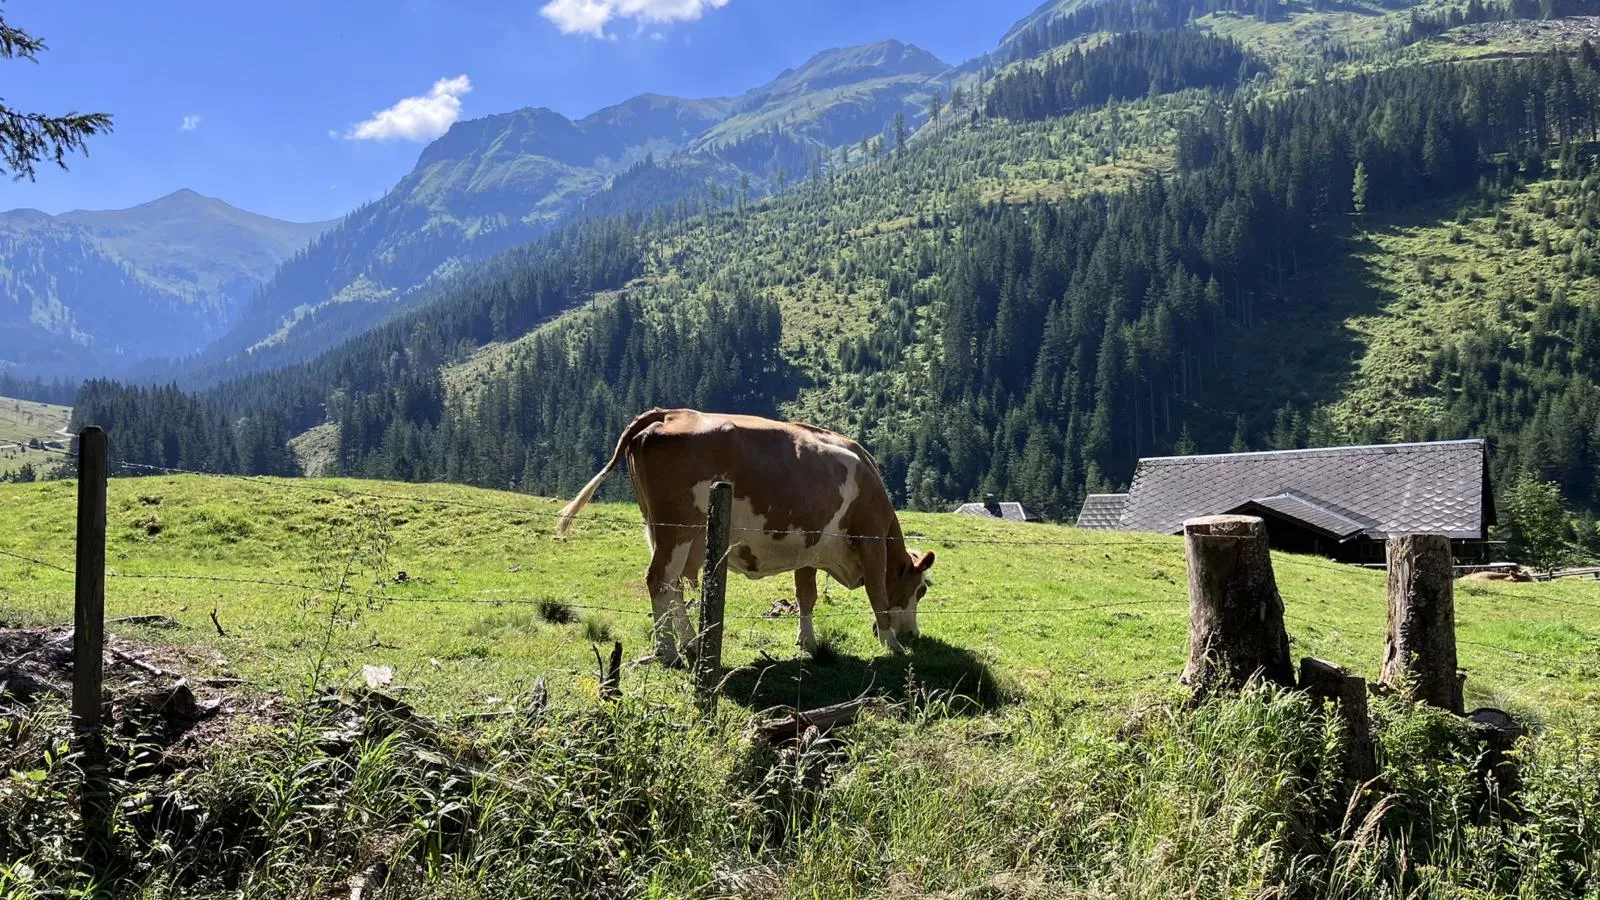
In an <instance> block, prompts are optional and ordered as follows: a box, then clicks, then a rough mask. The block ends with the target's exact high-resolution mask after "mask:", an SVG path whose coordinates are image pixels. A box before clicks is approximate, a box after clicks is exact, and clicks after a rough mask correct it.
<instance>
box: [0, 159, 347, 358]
mask: <svg viewBox="0 0 1600 900" xmlns="http://www.w3.org/2000/svg"><path fill="white" fill-rule="evenodd" d="M331 224H332V223H328V222H315V223H310V224H299V223H294V222H282V221H279V220H277V219H272V218H268V217H266V216H260V215H256V214H254V213H249V212H245V211H244V210H241V209H235V208H234V207H232V206H229V205H228V204H226V203H224V202H222V201H221V200H217V199H214V198H211V197H202V196H201V195H199V194H197V193H195V192H193V191H178V192H177V193H175V194H171V195H169V196H167V197H163V198H161V199H159V200H155V201H153V202H150V203H146V204H143V205H141V206H135V207H132V208H130V209H121V210H105V211H82V210H80V211H76V212H69V213H63V214H62V215H59V216H51V215H46V214H45V213H42V212H39V211H37V210H27V209H22V210H13V211H11V212H6V213H0V368H5V367H7V366H15V367H17V368H18V369H20V370H21V371H25V372H29V373H31V374H40V373H54V372H61V371H66V370H68V369H69V368H70V369H72V370H75V371H78V372H81V371H83V370H84V369H93V368H98V369H101V370H105V369H109V368H114V367H117V366H118V365H119V364H123V363H127V362H130V361H135V360H139V359H144V358H148V357H152V356H163V355H180V354H186V353H192V352H194V351H196V350H199V349H200V348H202V347H204V346H205V345H206V344H208V343H210V342H211V341H213V340H216V339H217V338H218V337H220V336H221V335H222V334H223V333H224V332H225V331H226V330H227V329H228V328H229V327H230V326H231V325H232V324H233V323H234V320H235V319H236V318H237V317H238V315H239V312H240V310H241V309H242V308H243V307H244V306H245V304H246V303H247V302H248V301H249V300H250V299H251V297H252V296H253V295H254V294H255V293H256V291H258V290H260V288H261V286H262V285H264V284H265V283H266V282H267V280H268V279H270V278H271V277H272V275H273V272H275V271H276V270H277V268H278V266H279V265H281V264H282V263H283V262H284V261H285V260H287V259H289V258H290V256H292V255H293V254H294V253H296V252H297V251H299V250H300V249H301V248H302V247H304V246H305V245H306V244H308V243H309V242H310V241H311V240H312V238H314V237H315V236H316V235H317V234H319V233H321V232H322V231H325V230H326V229H327V228H328V227H329V226H330V225H331Z"/></svg>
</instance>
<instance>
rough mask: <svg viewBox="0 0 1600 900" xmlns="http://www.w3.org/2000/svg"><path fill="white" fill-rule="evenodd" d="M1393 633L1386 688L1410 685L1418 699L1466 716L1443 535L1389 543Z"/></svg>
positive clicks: (1386, 652)
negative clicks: (1464, 713)
mask: <svg viewBox="0 0 1600 900" xmlns="http://www.w3.org/2000/svg"><path fill="white" fill-rule="evenodd" d="M1388 550H1389V629H1388V633H1387V636H1386V637H1385V639H1384V646H1383V683H1384V684H1386V685H1389V686H1390V687H1400V686H1402V685H1404V686H1405V687H1406V688H1407V689H1409V690H1410V691H1411V695H1412V696H1413V697H1415V698H1416V699H1418V700H1420V701H1422V702H1423V703H1427V704H1429V705H1432V706H1437V707H1439V708H1440V709H1443V710H1446V711H1448V712H1453V713H1455V714H1456V715H1461V713H1462V712H1463V709H1462V707H1463V698H1462V677H1461V675H1460V673H1459V672H1458V670H1457V669H1456V603H1455V581H1454V577H1455V572H1454V569H1453V568H1452V560H1451V555H1450V539H1449V538H1448V537H1445V536H1444V535H1442V534H1415V535H1404V536H1400V537H1392V538H1389V547H1388Z"/></svg>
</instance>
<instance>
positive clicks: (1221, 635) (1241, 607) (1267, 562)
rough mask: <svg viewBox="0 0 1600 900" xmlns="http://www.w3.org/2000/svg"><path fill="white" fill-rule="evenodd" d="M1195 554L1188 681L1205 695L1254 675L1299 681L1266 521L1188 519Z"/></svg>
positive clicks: (1190, 550) (1190, 551) (1187, 544)
mask: <svg viewBox="0 0 1600 900" xmlns="http://www.w3.org/2000/svg"><path fill="white" fill-rule="evenodd" d="M1183 536H1184V549H1185V552H1186V554H1187V555H1188V558H1189V664H1188V665H1187V666H1186V667H1185V668H1184V672H1183V683H1184V684H1187V685H1190V686H1191V687H1193V688H1194V689H1195V691H1196V692H1197V693H1200V694H1206V693H1210V692H1211V691H1212V690H1214V689H1216V688H1219V687H1224V686H1227V687H1239V686H1242V685H1243V684H1244V683H1245V682H1246V681H1248V680H1249V679H1250V678H1252V677H1255V676H1256V675H1258V674H1259V675H1260V677H1261V678H1263V679H1265V680H1267V681H1271V682H1274V683H1276V684H1281V685H1283V686H1285V687H1293V686H1294V663H1293V662H1291V661H1290V659H1289V635H1288V632H1286V631H1284V628H1283V598H1282V597H1281V596H1280V595H1279V594H1278V582H1277V580H1276V579H1275V578H1274V577H1273V575H1272V553H1271V551H1270V550H1269V549H1268V547H1267V529H1266V524H1265V523H1264V522H1262V520H1261V519H1259V518H1256V517H1255V516H1206V517H1203V518H1199V519H1190V520H1189V521H1187V522H1184V523H1183Z"/></svg>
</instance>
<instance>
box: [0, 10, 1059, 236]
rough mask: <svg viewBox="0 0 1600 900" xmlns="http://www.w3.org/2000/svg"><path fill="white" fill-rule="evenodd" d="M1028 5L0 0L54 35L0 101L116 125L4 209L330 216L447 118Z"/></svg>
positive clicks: (14, 193) (566, 109)
mask: <svg viewBox="0 0 1600 900" xmlns="http://www.w3.org/2000/svg"><path fill="white" fill-rule="evenodd" d="M1037 5H1038V0H804V2H792V0H272V2H266V3H263V2H254V3H247V2H237V0H225V2H212V3H205V2H201V0H144V2H139V3H129V2H126V0H8V2H6V3H5V4H4V6H3V7H0V11H3V12H4V14H5V16H6V19H7V21H9V22H10V23H11V24H13V25H15V26H18V27H21V28H24V29H25V30H27V31H29V32H31V33H33V34H35V35H36V36H41V37H43V38H45V40H46V41H47V42H48V43H49V45H50V49H49V50H48V51H46V52H45V53H44V54H42V55H41V56H40V57H39V64H38V65H30V64H28V63H26V62H17V61H9V62H4V61H0V78H3V81H0V83H3V84H4V89H3V90H0V97H4V99H5V101H6V102H7V104H9V105H11V106H13V107H17V108H21V109H25V110H28V111H38V112H50V113H60V112H64V111H67V110H78V111H84V112H90V111H92V112H100V111H105V112H110V113H112V114H113V115H114V116H115V123H116V130H115V132H114V133H113V134H111V135H109V136H103V137H100V138H97V139H95V140H94V141H93V142H92V143H91V145H90V154H91V155H90V157H89V158H87V159H84V158H82V157H78V158H74V159H72V160H69V163H68V164H69V166H70V167H71V170H70V171H69V172H61V171H59V170H57V169H55V168H54V166H51V167H49V169H48V171H47V170H46V169H45V168H41V169H40V171H39V179H38V181H37V182H36V183H29V182H27V181H22V182H15V183H13V182H10V181H3V180H0V209H11V208H14V207H21V206H27V207H34V208H37V209H42V210H45V211H46V212H52V213H59V212H63V211H65V210H69V209H113V208H120V207H124V206H131V205H134V204H136V203H142V202H144V201H147V200H151V199H154V198H156V197H159V196H162V195H164V194H167V193H170V192H172V191H174V190H177V189H178V188H183V187H187V188H192V189H194V190H197V191H199V192H201V193H203V194H208V195H211V196H217V197H221V198H222V199H224V200H226V201H228V202H229V203H232V204H234V205H236V206H240V207H243V208H245V209H250V210H254V211H257V212H262V213H266V214H268V215H273V216H278V217H280V218H286V219H293V220H301V221H309V220H314V219H326V218H333V217H335V216H338V215H340V214H342V213H344V212H345V211H347V210H348V209H350V208H351V207H353V206H355V205H356V204H359V203H361V202H363V201H366V200H370V199H372V198H375V197H377V196H380V195H381V194H382V193H383V192H384V191H385V190H387V189H388V188H389V187H391V186H392V185H393V184H394V183H395V182H396V181H398V180H399V179H400V178H401V177H402V176H404V175H405V173H406V172H407V171H409V170H410V169H411V166H412V164H413V163H414V162H415V161H416V158H417V154H418V152H419V151H420V149H421V147H422V146H423V145H424V144H425V143H426V140H427V137H428V135H429V134H431V133H433V132H435V131H437V130H439V129H440V128H442V127H445V126H446V125H447V124H448V122H449V121H451V120H453V119H454V118H456V117H460V118H464V119H465V118H474V117H477V116H483V115H489V114H492V113H497V112H505V111H507V110H511V109H516V108H519V107H524V106H548V107H551V108H553V109H556V110H558V111H560V112H562V113H564V114H566V115H569V116H572V117H574V118H578V117H581V116H583V115H586V114H588V113H590V112H593V111H594V110H596V109H599V108H601V107H604V106H607V105H610V104H612V103H616V102H619V101H621V100H624V99H626V98H628V97H631V96H633V95H635V94H639V93H643V92H654V93H662V94H676V95H680V96H690V97H703V96H717V95H727V94H734V93H740V92H742V91H744V90H746V89H748V88H751V87H754V86H756V85H758V84H761V83H763V82H765V81H767V80H768V79H770V78H771V77H772V76H774V75H776V74H777V73H778V72H780V71H781V70H783V69H784V68H787V67H790V66H794V65H797V64H799V63H801V62H804V61H805V60H806V59H807V58H809V57H810V56H811V55H812V54H814V53H816V52H817V51H819V50H823V49H826V48H829V47H837V46H846V45H851V44H860V43H867V42H870V41H875V40H881V39H883V38H891V37H892V38H897V39H899V40H903V41H907V42H910V43H914V44H917V45H918V46H921V47H923V48H925V49H927V50H929V51H932V52H933V53H935V54H937V55H938V56H940V57H941V58H943V59H944V60H945V61H947V62H951V63H957V62H960V61H962V60H964V59H967V58H969V57H972V56H975V55H977V54H979V53H982V52H984V51H987V50H990V49H992V48H993V47H994V45H995V44H996V43H997V42H998V40H999V38H1000V36H1001V35H1002V34H1003V33H1004V32H1005V30H1006V28H1008V27H1009V26H1010V25H1011V24H1012V23H1013V22H1015V21H1016V20H1017V19H1019V18H1021V17H1022V16H1023V15H1025V14H1026V13H1027V12H1029V11H1031V10H1032V9H1033V8H1034V7H1035V6H1037ZM407 98H411V99H410V100H407ZM385 110H387V111H388V113H387V114H386V115H382V116H377V115H375V114H377V113H379V112H380V111H385Z"/></svg>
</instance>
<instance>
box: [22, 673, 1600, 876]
mask: <svg viewBox="0 0 1600 900" xmlns="http://www.w3.org/2000/svg"><path fill="white" fill-rule="evenodd" d="M951 699H952V698H948V697H938V696H929V695H922V696H920V697H917V698H915V699H914V700H913V701H910V702H908V703H907V704H904V705H903V706H901V707H899V708H897V709H895V710H893V711H891V712H889V713H886V714H883V715H878V716H874V717H872V718H869V719H867V720H865V721H863V722H861V723H860V724H858V725H857V726H855V727H854V728H852V729H850V730H848V731H844V732H840V733H839V735H838V736H836V737H831V738H828V737H825V738H816V737H815V736H813V737H811V738H808V739H807V740H805V741H802V742H801V743H800V744H799V745H798V746H794V747H787V748H782V749H774V748H770V747H767V746H765V745H764V744H761V743H759V742H757V741H755V740H754V739H753V738H752V736H751V732H750V730H749V729H748V728H747V727H746V725H745V723H744V720H743V718H742V717H741V716H737V715H735V714H734V713H732V712H731V711H729V712H726V713H725V714H724V715H723V716H722V717H721V718H719V719H717V720H715V721H705V720H702V719H699V718H697V716H696V714H695V712H694V710H693V708H692V706H690V705H688V704H685V705H683V706H675V705H661V704H648V703H644V702H639V701H633V700H624V701H621V702H618V703H615V704H610V705H590V706H585V707H581V708H575V709H561V710H553V711H550V712H547V713H543V714H540V715H538V716H528V717H521V718H514V719H505V720H500V721H496V722H493V723H490V724H488V725H487V726H485V727H484V728H483V729H482V730H477V731H453V730H439V729H436V728H434V727H432V726H431V725H428V724H426V723H419V722H417V721H415V720H411V719H407V718H395V717H394V716H392V715H391V714H389V713H385V712H382V711H379V710H376V709H373V710H369V711H368V712H366V713H365V714H364V718H362V719H361V720H359V721H353V720H352V719H351V713H350V711H349V710H348V709H345V710H331V711H330V710H325V709H324V710H318V709H307V710H305V711H303V712H302V713H300V718H299V720H298V721H296V722H293V723H285V724H281V725H275V726H264V727H260V728H257V729H254V730H252V731H249V732H247V733H245V734H243V735H240V736H238V737H237V738H236V739H235V740H233V741H232V742H229V743H226V744H224V745H222V746H218V747H215V748H214V749H213V750H212V751H211V753H210V755H209V756H208V757H207V758H205V759H204V760H203V764H200V765H195V766H193V767H190V768H187V769H180V770H179V771H178V772H176V773H172V772H162V771H161V768H162V767H159V766H158V767H156V768H155V769H153V770H151V772H152V774H151V775H149V776H148V777H146V778H144V779H143V780H142V781H139V782H137V783H129V784H125V785H123V787H122V796H123V797H124V798H125V802H124V804H123V805H122V807H121V809H120V812H119V821H118V831H117V836H118V841H119V848H120V851H121V855H122V857H123V858H124V859H125V860H127V861H128V863H129V864H128V866H127V867H126V868H124V869H123V870H121V871H120V872H116V873H102V877H111V876H114V877H116V878H119V879H121V881H122V883H123V885H124V886H125V888H126V889H127V890H129V891H135V892H138V893H142V894H143V895H146V896H176V895H179V894H183V895H214V894H220V893H228V894H230V895H233V896H243V897H283V896H296V897H299V896H312V895H316V896H326V895H331V894H344V895H348V892H349V886H348V884H349V881H350V879H352V878H353V877H358V876H359V877H364V878H365V879H366V880H367V883H368V888H367V894H366V896H383V897H423V896H430V897H433V896H447V897H458V896H459V897H478V896H497V897H512V896H515V897H576V896H589V897H640V896H642V897H669V896H670V897H723V896H740V897H801V896H803V897H862V896H884V897H888V896H894V897H914V896H949V897H1013V896H1025V897H1106V896H1114V897H1151V898H1154V897H1163V898H1164V897H1218V898H1220V897H1257V896H1264V897H1460V896H1520V897H1563V896H1571V897H1584V896H1589V897H1593V896H1595V895H1596V891H1597V890H1600V882H1597V880H1596V876H1595V874H1594V873H1595V866H1596V864H1597V863H1600V749H1597V748H1600V740H1597V739H1600V732H1597V730H1596V728H1595V726H1594V724H1593V723H1592V722H1588V723H1565V724H1560V725H1555V726H1551V727H1550V728H1548V729H1547V730H1546V731H1544V732H1543V733H1541V734H1539V735H1538V736H1536V737H1535V738H1532V739H1530V740H1529V741H1528V742H1526V744H1525V746H1524V747H1523V749H1522V750H1521V751H1520V752H1519V754H1518V763H1519V765H1520V770H1521V775H1522V779H1523V787H1522V790H1521V792H1520V794H1519V795H1518V796H1517V797H1516V798H1515V802H1514V803H1508V802H1505V800H1506V798H1504V797H1496V796H1494V794H1493V792H1492V791H1491V790H1490V789H1488V788H1486V787H1485V783H1484V780H1483V779H1482V777H1481V776H1480V775H1479V772H1478V765H1477V762H1478V760H1477V754H1478V748H1477V744H1476V743H1475V741H1474V740H1473V739H1472V738H1471V737H1470V735H1469V734H1467V733H1466V732H1465V731H1464V730H1462V728H1461V726H1459V725H1457V724H1456V723H1455V722H1454V721H1452V720H1450V719H1448V718H1447V717H1444V716H1442V715H1436V714H1433V713H1430V712H1427V711H1425V710H1417V709H1411V708H1408V707H1406V706H1403V705H1400V704H1397V703H1392V702H1380V703H1379V704H1378V714H1377V716H1376V718H1377V726H1378V734H1379V739H1380V742H1381V746H1382V763H1383V774H1382V776H1381V778H1380V779H1379V780H1378V782H1375V783H1374V784H1372V785H1369V786H1367V787H1366V789H1365V790H1362V791H1359V792H1355V793H1353V792H1352V789H1351V787H1350V786H1346V785H1342V784H1340V783H1338V781H1337V775H1336V773H1338V772H1339V771H1340V766H1339V754H1340V752H1341V748H1340V746H1339V740H1338V736H1337V733H1336V732H1335V731H1334V730H1332V729H1331V728H1329V727H1328V726H1326V725H1325V724H1324V722H1323V719H1322V717H1321V716H1320V715H1318V714H1316V712H1315V710H1314V708H1313V707H1312V705H1311V704H1310V702H1309V701H1307V700H1306V699H1304V698H1303V697H1300V696H1298V695H1294V694H1289V693H1281V692H1274V691H1270V690H1259V691H1254V692H1251V693H1249V694H1248V695H1246V696H1245V697H1243V698H1241V699H1238V700H1217V701H1213V702H1209V703H1206V704H1203V705H1201V706H1199V707H1197V708H1194V709H1188V708H1185V707H1182V706H1174V705H1153V706H1150V707H1148V708H1145V709H1143V710H1140V711H1136V712H1135V713H1132V714H1119V715H1115V716H1111V715H1107V714H1105V713H1104V712H1093V711H1089V710H1086V709H1081V708H1074V707H1073V706H1072V705H1069V704H1067V703H1064V702H1060V703H1037V704H1031V705H1030V706H1029V707H1027V708H1022V707H1015V708H1010V709H1006V710H1003V711H1001V712H998V713H993V714H989V715H982V716H978V715H973V716H967V715H963V714H962V713H963V712H964V711H966V709H967V707H966V706H965V705H963V704H960V703H954V702H951ZM64 724H65V722H64V719H63V718H62V717H61V716H60V715H59V711H56V712H41V713H40V714H38V715H36V716H35V717H34V718H32V719H30V720H27V721H25V722H21V723H17V724H15V725H11V726H8V727H7V730H6V731H5V732H4V742H3V752H4V755H5V765H6V768H7V769H8V770H9V771H10V772H11V775H10V778H9V780H8V782H7V783H6V784H5V786H4V788H3V789H0V887H3V889H4V892H5V894H6V895H7V896H17V897H30V896H33V897H45V896H60V895H62V894H64V893H68V892H71V891H74V890H82V889H83V888H84V887H85V885H86V879H85V877H84V876H83V875H82V874H80V873H79V871H78V869H79V868H80V866H79V865H78V863H77V861H76V860H75V859H74V855H73V854H74V849H75V848H74V847H73V845H72V842H71V840H70V839H68V838H67V837H66V836H68V835H71V834H72V833H74V832H75V830H76V827H77V826H76V823H75V813H74V811H73V805H72V803H71V802H70V797H71V793H72V790H73V786H74V777H75V776H74V774H73V770H72V768H71V766H70V764H69V763H70V760H63V759H62V758H61V757H60V755H59V754H60V750H61V746H60V741H59V737H60V735H61V733H62V732H61V729H62V728H63V727H64ZM47 836H48V837H47Z"/></svg>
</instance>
